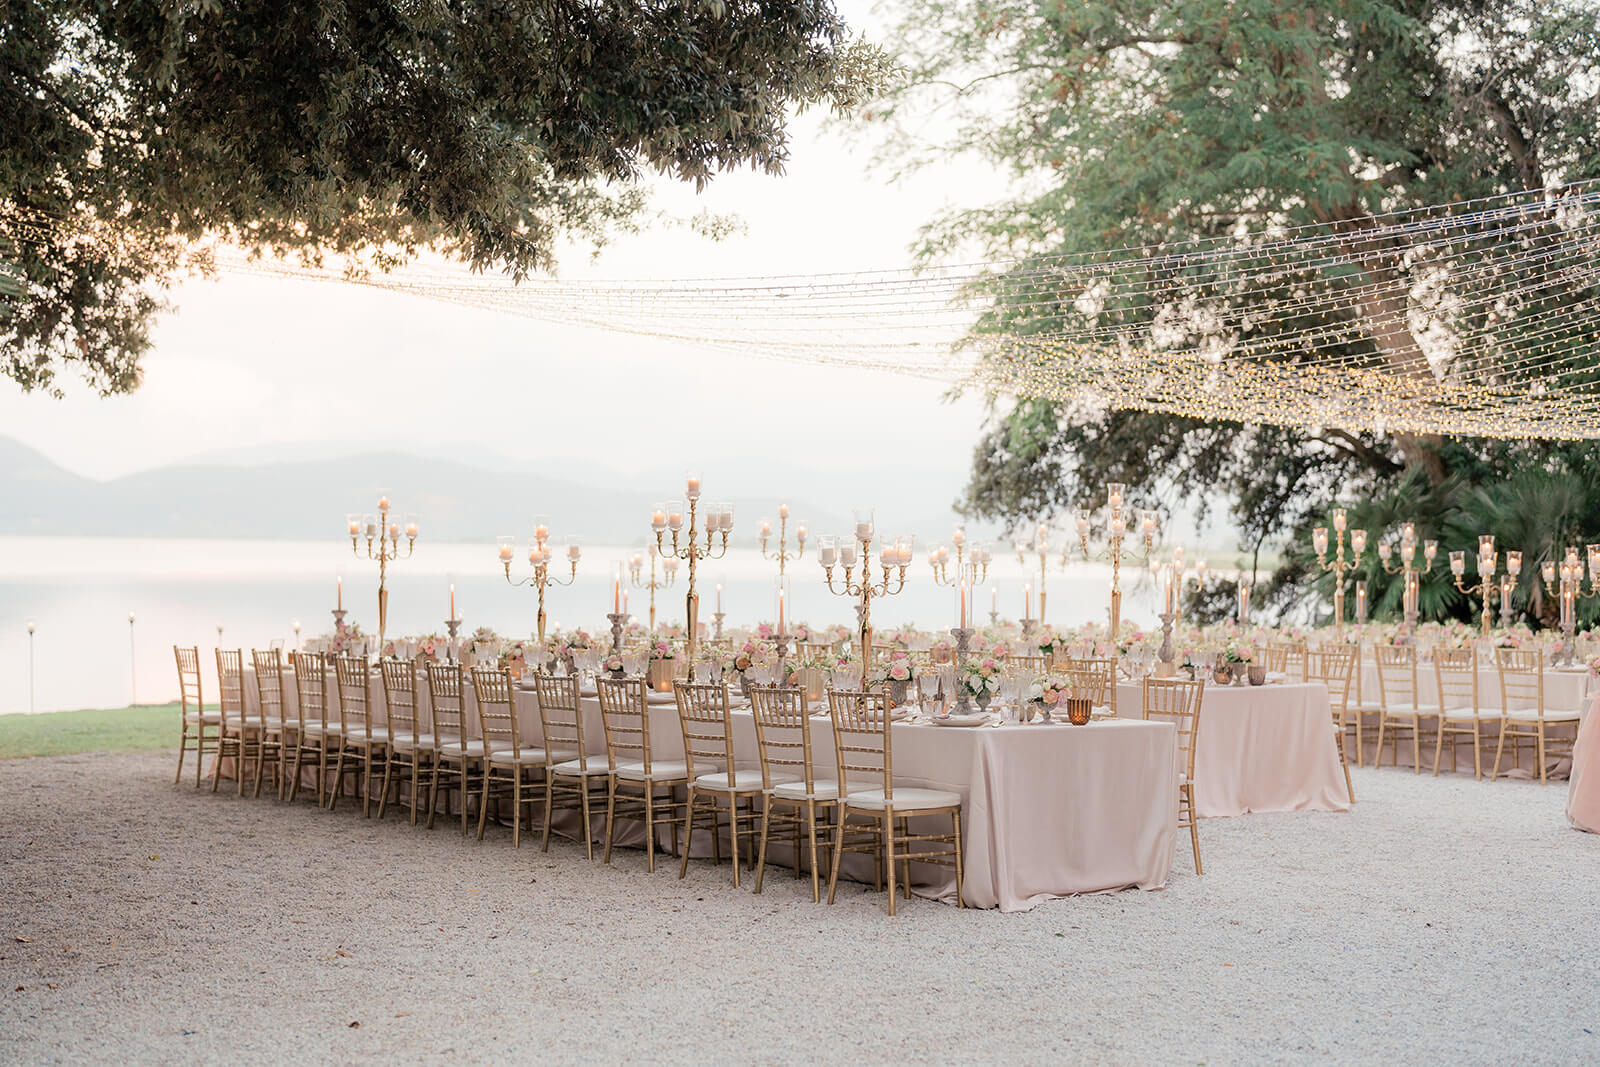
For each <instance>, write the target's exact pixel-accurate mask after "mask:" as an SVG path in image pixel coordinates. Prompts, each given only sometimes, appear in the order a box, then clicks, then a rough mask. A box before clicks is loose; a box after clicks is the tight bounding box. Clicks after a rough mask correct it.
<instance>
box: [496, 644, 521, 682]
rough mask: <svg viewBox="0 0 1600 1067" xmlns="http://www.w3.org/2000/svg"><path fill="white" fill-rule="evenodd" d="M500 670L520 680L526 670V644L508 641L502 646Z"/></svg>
mask: <svg viewBox="0 0 1600 1067" xmlns="http://www.w3.org/2000/svg"><path fill="white" fill-rule="evenodd" d="M500 669H501V670H505V671H510V672H511V675H512V677H514V678H521V677H522V675H523V672H524V671H526V670H527V669H528V644H527V643H526V642H523V641H510V642H507V643H506V644H505V645H504V646H502V647H501V649H500Z"/></svg>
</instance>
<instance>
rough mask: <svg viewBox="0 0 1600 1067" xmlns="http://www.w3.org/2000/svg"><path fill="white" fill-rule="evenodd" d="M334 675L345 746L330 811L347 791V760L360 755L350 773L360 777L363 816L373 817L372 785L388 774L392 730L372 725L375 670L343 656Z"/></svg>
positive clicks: (358, 659) (336, 767) (357, 658)
mask: <svg viewBox="0 0 1600 1067" xmlns="http://www.w3.org/2000/svg"><path fill="white" fill-rule="evenodd" d="M334 673H335V676H336V678H337V679H338V692H339V732H340V733H341V734H342V735H343V736H344V744H343V745H341V746H340V748H339V757H338V760H337V761H336V762H335V764H334V774H333V790H332V792H331V793H330V794H329V796H328V810H329V811H332V810H333V808H334V806H335V805H336V804H337V803H338V802H339V794H340V793H341V792H343V789H344V776H345V773H346V772H345V765H344V759H345V756H346V755H349V756H350V757H351V758H352V760H353V759H354V758H355V757H356V756H357V755H359V756H360V759H361V762H360V763H359V764H358V765H352V767H351V769H350V773H353V774H355V775H356V776H357V779H358V782H359V784H358V786H357V788H358V789H359V790H360V793H361V817H362V818H363V819H367V818H371V816H372V782H373V776H374V775H375V774H377V773H378V772H380V771H381V772H383V773H384V774H385V775H387V774H388V767H389V731H388V729H387V728H386V727H381V726H380V727H375V726H373V725H372V669H371V668H370V667H369V666H368V665H367V661H366V658H365V657H363V656H350V655H343V656H337V657H335V658H334Z"/></svg>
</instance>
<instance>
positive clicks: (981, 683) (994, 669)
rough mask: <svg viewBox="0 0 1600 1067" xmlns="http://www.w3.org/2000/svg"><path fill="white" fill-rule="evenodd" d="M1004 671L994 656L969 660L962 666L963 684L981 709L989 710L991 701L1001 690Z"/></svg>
mask: <svg viewBox="0 0 1600 1067" xmlns="http://www.w3.org/2000/svg"><path fill="white" fill-rule="evenodd" d="M1002 676H1003V672H1002V671H1001V670H1000V664H999V663H997V662H995V660H994V659H993V657H990V656H984V657H983V658H981V659H974V660H970V661H968V662H967V664H966V665H965V666H963V667H962V668H961V685H962V686H963V687H964V688H965V689H966V691H967V693H968V694H969V695H970V696H971V697H972V699H973V700H975V701H977V702H978V709H979V710H980V711H988V710H989V701H991V700H993V699H994V695H995V694H996V693H998V692H999V691H1000V679H1001V677H1002Z"/></svg>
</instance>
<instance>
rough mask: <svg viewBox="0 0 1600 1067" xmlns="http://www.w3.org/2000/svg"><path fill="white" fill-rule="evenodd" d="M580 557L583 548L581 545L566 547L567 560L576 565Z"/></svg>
mask: <svg viewBox="0 0 1600 1067" xmlns="http://www.w3.org/2000/svg"><path fill="white" fill-rule="evenodd" d="M582 556H583V546H582V545H568V546H567V559H568V560H570V561H571V562H573V563H576V562H578V560H579V559H580V558H582Z"/></svg>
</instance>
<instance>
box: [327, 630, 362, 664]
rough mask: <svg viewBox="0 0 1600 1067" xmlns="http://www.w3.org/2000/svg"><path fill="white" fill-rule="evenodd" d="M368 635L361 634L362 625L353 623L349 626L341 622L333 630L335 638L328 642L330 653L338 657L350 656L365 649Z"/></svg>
mask: <svg viewBox="0 0 1600 1067" xmlns="http://www.w3.org/2000/svg"><path fill="white" fill-rule="evenodd" d="M366 643H367V635H366V634H364V633H362V632H361V624H360V623H359V622H352V623H350V624H349V625H346V624H345V623H343V622H341V623H339V624H338V625H337V626H335V627H334V628H333V637H332V639H331V640H330V641H329V642H328V651H329V652H332V653H333V654H334V655H336V656H344V655H350V654H351V653H354V652H357V651H359V650H360V649H362V648H364V647H365V646H366Z"/></svg>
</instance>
